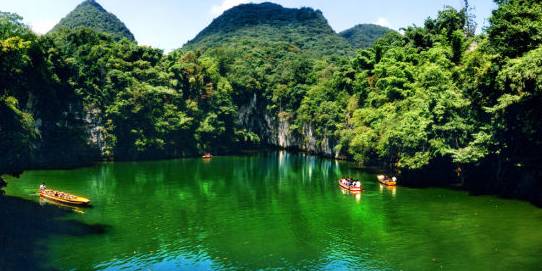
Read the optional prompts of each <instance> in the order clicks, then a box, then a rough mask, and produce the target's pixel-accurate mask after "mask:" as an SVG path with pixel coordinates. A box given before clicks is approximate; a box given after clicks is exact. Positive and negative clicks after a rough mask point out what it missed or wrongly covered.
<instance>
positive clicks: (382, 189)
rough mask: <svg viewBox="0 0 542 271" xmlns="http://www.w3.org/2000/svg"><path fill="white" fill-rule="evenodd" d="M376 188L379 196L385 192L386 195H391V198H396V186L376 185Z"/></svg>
mask: <svg viewBox="0 0 542 271" xmlns="http://www.w3.org/2000/svg"><path fill="white" fill-rule="evenodd" d="M378 188H379V191H380V193H381V194H382V193H384V192H386V193H391V195H392V196H393V197H395V196H397V186H387V185H383V184H381V183H378Z"/></svg>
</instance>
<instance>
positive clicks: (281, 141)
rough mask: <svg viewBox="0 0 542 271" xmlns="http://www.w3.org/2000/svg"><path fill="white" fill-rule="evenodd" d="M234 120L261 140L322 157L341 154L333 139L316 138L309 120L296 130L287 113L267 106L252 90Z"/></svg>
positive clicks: (334, 156) (336, 156)
mask: <svg viewBox="0 0 542 271" xmlns="http://www.w3.org/2000/svg"><path fill="white" fill-rule="evenodd" d="M238 123H240V124H241V125H242V126H243V127H244V128H245V129H247V130H249V131H253V132H255V133H256V134H258V135H259V136H260V139H261V142H262V143H263V144H267V145H271V146H275V147H278V148H283V149H292V150H300V151H304V152H309V153H314V154H318V155H322V156H326V157H333V158H339V157H341V156H342V154H341V153H339V152H337V151H335V146H336V145H337V142H336V141H335V140H334V139H331V138H318V137H317V136H316V135H315V133H314V126H313V125H312V124H311V123H305V124H303V127H302V128H301V129H300V131H299V130H294V129H292V120H291V118H290V117H289V116H288V114H280V113H274V112H271V111H269V110H267V109H266V106H265V104H264V103H263V102H262V98H258V96H257V95H256V94H254V96H253V97H252V98H251V99H250V102H248V103H246V104H243V105H240V106H239V115H238Z"/></svg>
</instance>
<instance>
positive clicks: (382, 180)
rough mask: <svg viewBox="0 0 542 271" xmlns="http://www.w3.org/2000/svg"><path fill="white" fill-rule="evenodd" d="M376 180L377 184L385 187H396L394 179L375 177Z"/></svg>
mask: <svg viewBox="0 0 542 271" xmlns="http://www.w3.org/2000/svg"><path fill="white" fill-rule="evenodd" d="M376 178H377V179H378V182H379V183H381V184H383V185H385V186H396V185H397V181H396V180H395V178H390V177H387V176H384V175H377V176H376Z"/></svg>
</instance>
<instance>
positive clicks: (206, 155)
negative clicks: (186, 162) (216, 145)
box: [201, 153, 213, 159]
mask: <svg viewBox="0 0 542 271" xmlns="http://www.w3.org/2000/svg"><path fill="white" fill-rule="evenodd" d="M201 158H203V159H211V158H213V155H212V154H211V153H206V154H204V155H202V156H201Z"/></svg>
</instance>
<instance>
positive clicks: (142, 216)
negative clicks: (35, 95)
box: [0, 152, 542, 270]
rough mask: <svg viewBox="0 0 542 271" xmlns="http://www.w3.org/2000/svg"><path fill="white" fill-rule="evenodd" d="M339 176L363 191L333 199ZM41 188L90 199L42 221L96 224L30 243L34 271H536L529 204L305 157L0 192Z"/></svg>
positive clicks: (128, 173)
mask: <svg viewBox="0 0 542 271" xmlns="http://www.w3.org/2000/svg"><path fill="white" fill-rule="evenodd" d="M340 176H355V177H358V178H360V179H361V180H362V181H363V183H364V185H365V187H366V189H367V191H366V192H364V193H363V194H361V195H351V194H348V193H345V192H342V191H341V190H340V189H339V188H338V187H337V183H336V180H337V179H338V178H339V177H340ZM41 181H45V182H46V183H47V185H48V186H49V187H51V188H57V189H61V190H65V191H68V192H72V193H75V194H79V195H84V196H87V197H89V198H91V199H92V201H93V207H92V208H88V209H75V210H73V211H71V210H70V212H66V215H65V216H64V217H62V218H56V219H62V220H66V221H77V222H81V223H83V224H88V225H104V230H103V231H101V232H99V233H93V234H77V235H72V234H63V233H62V230H61V229H60V230H56V231H55V233H54V234H50V235H46V236H44V237H43V240H39V243H40V246H36V249H40V251H38V252H36V253H38V254H39V255H43V262H42V263H41V264H42V268H44V269H48V268H55V269H60V270H187V269H189V270H230V269H232V270H239V269H243V270H245V269H285V268H286V269H303V270H307V269H310V270H314V269H321V270H349V269H350V270H542V210H541V209H537V208H535V207H533V206H531V205H529V204H527V203H524V202H518V201H512V200H503V199H498V198H495V197H490V196H482V197H471V196H468V195H467V194H466V193H464V192H458V191H452V190H446V189H411V188H405V187H398V188H396V189H389V188H385V187H381V186H380V185H378V184H377V183H376V178H375V177H374V176H372V175H369V174H364V173H362V172H360V171H359V170H356V169H354V168H352V167H351V164H349V163H344V162H336V161H331V160H324V159H319V158H316V157H312V156H306V155H297V154H289V153H286V152H279V153H268V154H254V155H250V156H232V157H216V158H213V159H212V160H210V161H204V160H201V159H181V160H173V161H157V162H137V163H135V162H134V163H111V164H102V165H99V166H96V167H91V168H83V169H77V170H51V171H27V172H25V173H24V174H23V175H22V176H21V178H20V179H19V180H10V183H9V186H8V187H7V190H6V193H7V195H11V196H17V197H22V198H25V199H29V200H32V201H34V202H36V205H37V203H40V204H42V205H43V206H39V205H37V206H39V207H40V208H42V209H44V208H51V206H50V203H46V202H40V200H39V198H38V197H37V196H36V194H35V191H36V189H37V187H38V185H39V183H40V182H41ZM54 208H63V207H57V206H54ZM38 211H39V208H38ZM3 219H5V218H3ZM30 230H31V229H30ZM0 269H1V268H0Z"/></svg>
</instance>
